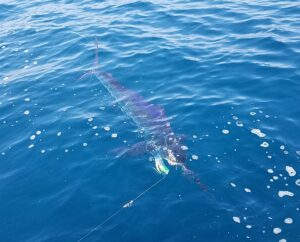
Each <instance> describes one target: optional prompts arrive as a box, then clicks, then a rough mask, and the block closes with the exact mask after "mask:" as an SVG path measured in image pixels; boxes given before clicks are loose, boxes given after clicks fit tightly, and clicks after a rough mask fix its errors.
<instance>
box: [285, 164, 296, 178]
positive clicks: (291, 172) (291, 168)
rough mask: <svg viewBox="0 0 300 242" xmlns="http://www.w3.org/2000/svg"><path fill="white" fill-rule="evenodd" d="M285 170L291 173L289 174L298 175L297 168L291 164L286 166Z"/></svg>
mask: <svg viewBox="0 0 300 242" xmlns="http://www.w3.org/2000/svg"><path fill="white" fill-rule="evenodd" d="M285 170H286V172H287V173H289V176H295V175H296V171H295V169H294V168H293V167H291V166H286V167H285Z"/></svg>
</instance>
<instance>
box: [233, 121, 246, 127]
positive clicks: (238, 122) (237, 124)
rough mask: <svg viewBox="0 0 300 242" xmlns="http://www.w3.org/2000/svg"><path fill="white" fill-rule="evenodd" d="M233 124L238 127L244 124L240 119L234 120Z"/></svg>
mask: <svg viewBox="0 0 300 242" xmlns="http://www.w3.org/2000/svg"><path fill="white" fill-rule="evenodd" d="M235 124H236V126H238V127H243V126H244V124H243V123H242V122H241V121H239V120H238V121H236V122H235Z"/></svg>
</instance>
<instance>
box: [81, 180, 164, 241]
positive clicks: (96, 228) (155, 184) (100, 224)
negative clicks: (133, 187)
mask: <svg viewBox="0 0 300 242" xmlns="http://www.w3.org/2000/svg"><path fill="white" fill-rule="evenodd" d="M166 177H167V176H163V177H162V178H161V179H159V180H158V181H156V182H154V183H153V184H152V185H151V186H150V187H148V188H147V189H145V190H144V191H142V192H141V193H140V194H139V195H138V196H136V197H135V198H134V199H132V200H130V201H129V202H127V203H125V204H124V205H123V206H122V207H121V208H120V209H119V210H117V211H116V212H114V213H113V214H112V215H110V216H109V217H108V218H106V219H105V220H103V221H102V222H101V223H99V224H98V225H96V226H95V227H94V228H92V229H91V230H90V231H89V232H88V233H86V234H85V235H84V236H83V237H81V238H80V239H79V240H77V242H80V241H82V240H84V239H85V238H87V237H88V236H90V235H91V234H92V233H94V232H95V231H97V230H98V229H99V228H100V227H102V226H103V225H104V224H106V223H107V222H108V221H110V220H111V219H112V218H114V217H115V216H117V215H118V214H119V213H121V212H122V211H123V209H124V208H129V207H131V206H132V205H133V203H134V202H135V201H136V200H138V199H139V198H141V197H142V196H143V195H145V193H147V192H148V191H149V190H151V189H152V188H154V187H156V186H157V185H158V184H159V183H161V182H162V181H163V180H164V179H165V178H166Z"/></svg>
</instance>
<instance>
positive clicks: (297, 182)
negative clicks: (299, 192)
mask: <svg viewBox="0 0 300 242" xmlns="http://www.w3.org/2000/svg"><path fill="white" fill-rule="evenodd" d="M295 183H296V185H297V186H299V187H300V179H297V180H296V181H295Z"/></svg>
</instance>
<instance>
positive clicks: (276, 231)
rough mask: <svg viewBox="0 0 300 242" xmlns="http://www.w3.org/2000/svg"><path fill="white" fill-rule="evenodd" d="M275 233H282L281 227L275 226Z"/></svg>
mask: <svg viewBox="0 0 300 242" xmlns="http://www.w3.org/2000/svg"><path fill="white" fill-rule="evenodd" d="M273 233H274V234H280V233H281V228H274V229H273Z"/></svg>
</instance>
